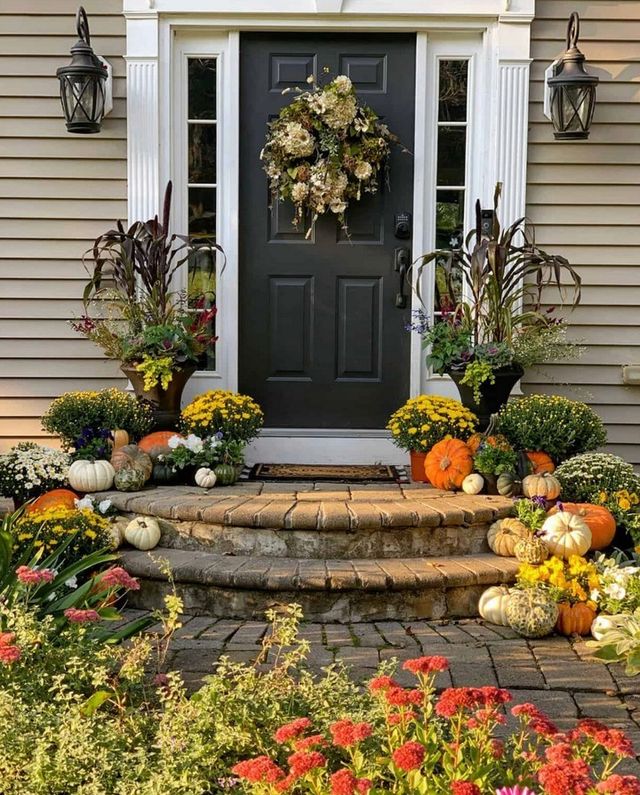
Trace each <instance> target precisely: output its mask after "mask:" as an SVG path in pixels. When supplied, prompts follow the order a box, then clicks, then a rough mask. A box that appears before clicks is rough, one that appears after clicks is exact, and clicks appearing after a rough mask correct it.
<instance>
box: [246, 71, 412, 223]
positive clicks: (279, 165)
mask: <svg viewBox="0 0 640 795" xmlns="http://www.w3.org/2000/svg"><path fill="white" fill-rule="evenodd" d="M308 82H309V83H310V84H311V86H312V88H311V89H310V90H308V91H301V89H297V91H299V92H300V93H299V96H297V97H296V98H295V99H294V100H293V102H291V103H290V104H289V105H286V106H285V107H284V108H283V109H282V110H281V111H280V114H279V116H278V118H277V119H275V120H274V121H272V122H271V123H270V124H269V132H268V134H267V141H266V144H265V146H264V149H263V150H262V152H261V153H260V158H261V160H263V161H264V170H265V171H266V173H267V176H268V178H269V187H270V189H271V193H272V196H273V200H274V201H278V200H279V201H285V200H290V201H292V202H293V204H294V206H295V217H294V220H293V223H294V225H295V226H298V225H299V224H300V223H301V222H302V221H303V220H304V219H305V217H306V216H307V214H310V215H311V225H310V228H309V230H308V231H307V237H309V236H310V235H311V231H312V229H313V225H314V224H315V222H316V220H317V219H318V216H320V215H323V214H324V213H326V212H328V211H330V212H332V213H334V214H335V215H336V216H337V217H338V220H339V221H340V223H341V225H342V227H343V228H346V225H345V213H346V211H347V208H348V206H349V202H350V201H351V200H354V199H355V200H356V201H359V200H360V198H361V196H362V194H363V193H376V192H377V191H378V188H379V180H380V172H381V171H383V170H385V172H386V169H387V168H388V155H389V151H390V149H391V145H392V144H397V143H398V138H397V137H396V136H395V135H394V134H393V133H392V132H390V131H389V128H388V127H387V126H386V125H385V124H382V122H380V120H379V118H378V116H377V114H376V113H375V111H373V110H372V109H371V108H370V107H368V106H367V105H363V104H360V103H359V102H358V98H357V96H356V91H355V88H354V87H353V83H352V82H351V80H350V79H349V78H348V77H347V76H346V75H339V76H338V77H336V78H335V80H332V81H331V82H330V83H328V84H327V85H325V86H323V87H320V86H318V85H316V82H315V78H314V77H310V78H309V79H308ZM290 90H291V89H286V90H285V91H284V92H283V93H285V94H286V93H287V92H288V91H290Z"/></svg>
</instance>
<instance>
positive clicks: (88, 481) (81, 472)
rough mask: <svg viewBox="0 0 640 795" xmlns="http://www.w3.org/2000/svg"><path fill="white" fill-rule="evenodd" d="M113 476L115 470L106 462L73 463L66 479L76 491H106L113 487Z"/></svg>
mask: <svg viewBox="0 0 640 795" xmlns="http://www.w3.org/2000/svg"><path fill="white" fill-rule="evenodd" d="M115 474H116V472H115V469H114V468H113V467H112V466H111V464H110V463H109V462H108V461H74V462H73V464H71V466H70V467H69V475H68V477H67V479H68V481H69V485H70V486H71V488H72V489H75V490H76V491H82V492H85V493H86V492H93V491H106V490H107V489H110V488H111V486H113V476H114V475H115Z"/></svg>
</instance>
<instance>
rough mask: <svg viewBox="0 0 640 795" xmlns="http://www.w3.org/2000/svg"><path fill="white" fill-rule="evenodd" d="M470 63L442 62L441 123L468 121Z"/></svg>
mask: <svg viewBox="0 0 640 795" xmlns="http://www.w3.org/2000/svg"><path fill="white" fill-rule="evenodd" d="M467 73H468V61H440V73H439V75H440V83H439V105H438V120H439V121H466V120H467Z"/></svg>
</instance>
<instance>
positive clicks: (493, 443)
mask: <svg viewBox="0 0 640 795" xmlns="http://www.w3.org/2000/svg"><path fill="white" fill-rule="evenodd" d="M483 442H484V443H485V444H488V445H489V446H490V447H498V448H499V449H500V450H511V445H510V444H509V441H508V439H507V437H506V436H503V435H502V434H501V433H498V434H496V435H495V436H485V435H484V434H483V433H474V434H473V436H470V437H469V438H468V439H467V446H468V447H469V449H470V450H471V453H472V454H473V455H475V454H476V453H477V452H478V450H479V449H480V445H481V444H482V443H483Z"/></svg>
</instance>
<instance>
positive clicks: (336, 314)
mask: <svg viewBox="0 0 640 795" xmlns="http://www.w3.org/2000/svg"><path fill="white" fill-rule="evenodd" d="M240 63H241V93H240V96H241V100H240V101H241V110H240V218H239V232H240V318H239V325H240V353H239V386H240V389H241V391H243V392H247V393H249V394H251V395H252V396H253V397H255V398H256V399H257V400H258V401H259V402H260V404H261V405H262V407H263V409H264V412H265V420H266V425H267V426H269V427H289V428H338V429H349V428H383V427H384V426H385V424H386V422H387V418H388V416H389V414H390V413H391V412H392V411H394V410H395V409H396V408H398V406H399V405H400V404H401V403H402V402H403V401H404V400H406V398H407V397H408V394H409V344H410V335H409V333H408V332H407V331H405V324H406V323H407V321H408V319H409V314H410V309H409V305H410V296H408V297H407V304H406V306H405V307H398V303H399V301H398V293H399V291H400V289H401V281H402V280H401V275H400V274H399V273H398V272H397V270H396V259H397V253H396V250H397V249H400V248H404V249H407V251H406V255H407V256H410V244H411V241H410V240H409V239H403V238H402V236H401V235H400V236H397V235H396V231H397V229H396V220H397V219H396V216H398V215H400V214H402V213H411V210H412V204H413V157H412V155H410V154H408V153H407V152H406V151H402V150H401V149H400V148H399V147H394V151H393V154H392V156H391V163H390V172H389V174H390V185H389V186H388V187H387V186H385V187H383V189H382V190H381V191H380V192H379V193H378V194H377V195H375V196H368V197H366V198H364V199H362V200H361V201H360V202H352V204H351V206H350V208H349V211H348V214H347V227H348V236H347V234H345V232H344V231H343V230H342V229H341V228H340V225H339V223H338V222H337V220H336V217H335V216H334V215H332V214H328V215H326V216H321V217H320V218H319V219H318V221H317V223H316V227H315V231H314V233H313V235H312V236H311V238H310V239H305V231H306V230H305V229H303V228H302V227H301V228H300V229H296V228H295V227H294V226H293V225H292V224H291V220H292V208H291V207H290V206H287V205H285V204H283V203H278V202H275V203H274V206H273V207H272V208H271V209H270V208H269V204H270V198H269V195H268V188H267V180H266V175H265V173H264V171H263V170H262V164H261V161H260V151H261V149H262V146H263V144H264V141H265V134H266V130H267V122H268V121H269V120H270V119H273V118H274V117H275V116H276V115H277V114H278V112H279V110H280V108H281V107H282V106H283V105H284V104H285V103H288V102H290V101H291V94H288V95H284V96H283V95H282V91H283V89H285V88H293V87H296V86H298V87H301V88H306V87H307V86H306V79H307V77H309V76H310V75H315V76H316V78H317V79H318V80H319V82H320V83H324V82H326V81H329V80H332V79H333V78H334V77H336V76H337V75H339V74H346V75H347V76H348V77H350V78H351V80H352V81H353V83H354V85H355V87H356V89H357V92H358V95H359V97H360V99H361V101H362V102H364V103H365V104H367V105H370V106H371V107H372V108H373V109H374V110H375V111H376V112H377V114H378V115H379V116H380V117H381V118H383V120H384V122H385V123H386V124H387V125H388V126H389V128H390V129H391V131H392V132H394V133H395V134H396V135H397V136H398V137H399V138H400V140H401V141H402V143H403V144H404V146H405V147H406V148H407V149H412V147H413V128H414V88H415V86H414V73H415V36H412V35H408V34H373V33H371V34H369V33H366V34H365V33H362V34H349V35H346V34H345V35H342V34H337V35H336V34H328V33H326V34H325V33H320V34H297V33H296V34H280V33H260V34H254V33H247V34H243V35H242V38H241V61H240ZM404 290H405V293H406V286H405V288H404ZM400 303H401V302H400Z"/></svg>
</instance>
